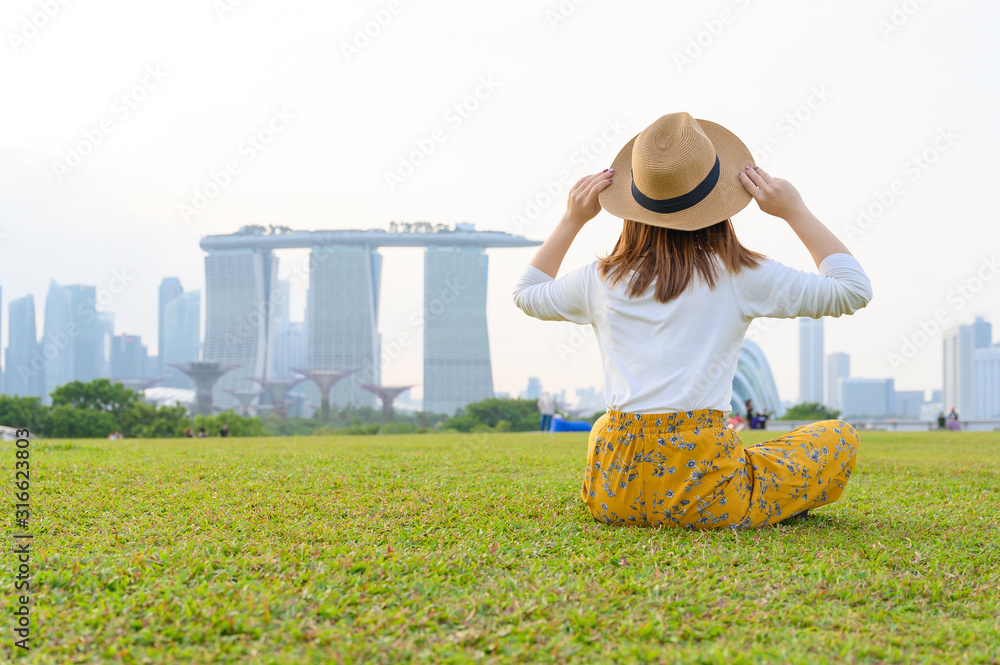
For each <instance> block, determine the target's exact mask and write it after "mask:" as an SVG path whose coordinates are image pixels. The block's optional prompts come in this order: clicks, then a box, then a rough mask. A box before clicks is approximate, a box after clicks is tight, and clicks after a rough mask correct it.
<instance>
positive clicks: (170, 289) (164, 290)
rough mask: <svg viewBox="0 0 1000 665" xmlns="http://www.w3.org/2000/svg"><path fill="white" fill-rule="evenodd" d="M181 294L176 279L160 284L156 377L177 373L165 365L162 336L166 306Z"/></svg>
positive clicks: (181, 290) (169, 278)
mask: <svg viewBox="0 0 1000 665" xmlns="http://www.w3.org/2000/svg"><path fill="white" fill-rule="evenodd" d="M182 293H184V287H182V286H181V280H179V279H177V278H176V277H164V278H163V281H162V282H160V301H159V319H157V321H158V323H157V326H158V327H157V335H156V346H157V351H156V355H157V362H156V371H157V376H158V377H161V376H167V375H168V370H169V371H170V372H171V373H176V372H178V371H179V370H175V369H173V368H170V367H169V365H168V364H167V362H168V361H166V359H165V356H164V353H163V338H164V335H166V332H165V328H166V321H165V318H164V316H165V314H166V309H167V305H168V304H169V303H170V301H171V300H173V299H174V298H176V297H178V296H179V295H181V294H182ZM195 360H197V358H195ZM185 385H190V382H187V383H186V384H185Z"/></svg>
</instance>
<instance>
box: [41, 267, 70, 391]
mask: <svg viewBox="0 0 1000 665" xmlns="http://www.w3.org/2000/svg"><path fill="white" fill-rule="evenodd" d="M44 326H45V327H44V333H43V335H42V343H41V353H42V357H44V358H45V380H44V393H43V401H45V403H46V404H48V403H49V400H50V399H51V398H50V397H49V393H51V392H52V391H53V390H55V389H56V388H57V387H59V386H61V385H62V384H64V383H69V382H70V381H72V380H73V351H74V345H73V339H74V337H73V335H74V333H75V325H74V322H73V307H72V302H71V300H70V296H69V293H68V292H67V291H66V289H64V288H63V287H61V286H59V285H58V284H56V283H55V281H52V282H50V283H49V292H48V294H47V295H46V296H45V320H44Z"/></svg>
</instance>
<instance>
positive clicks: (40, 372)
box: [4, 295, 45, 397]
mask: <svg viewBox="0 0 1000 665" xmlns="http://www.w3.org/2000/svg"><path fill="white" fill-rule="evenodd" d="M8 311H9V312H10V315H9V316H8V317H7V318H8V326H9V327H8V335H7V354H6V361H7V370H6V374H5V381H6V383H5V384H4V390H5V392H6V393H7V394H8V395H21V396H22V397H41V396H42V395H43V394H44V390H45V364H44V362H43V357H42V355H41V352H40V346H39V344H38V334H37V332H36V329H35V298H34V296H31V295H27V296H24V297H23V298H18V299H17V300H12V301H11V302H10V305H9V310H8Z"/></svg>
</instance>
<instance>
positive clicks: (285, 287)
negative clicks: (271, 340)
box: [274, 279, 292, 331]
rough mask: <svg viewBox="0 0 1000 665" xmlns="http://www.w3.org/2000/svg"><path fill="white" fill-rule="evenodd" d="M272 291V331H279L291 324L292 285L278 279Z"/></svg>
mask: <svg viewBox="0 0 1000 665" xmlns="http://www.w3.org/2000/svg"><path fill="white" fill-rule="evenodd" d="M275 284H276V286H275V289H274V329H275V331H279V330H281V329H283V328H284V327H285V326H287V325H288V324H289V323H290V322H291V316H290V311H291V300H292V284H291V282H289V281H288V280H287V279H279V280H278V281H277V282H276V283H275Z"/></svg>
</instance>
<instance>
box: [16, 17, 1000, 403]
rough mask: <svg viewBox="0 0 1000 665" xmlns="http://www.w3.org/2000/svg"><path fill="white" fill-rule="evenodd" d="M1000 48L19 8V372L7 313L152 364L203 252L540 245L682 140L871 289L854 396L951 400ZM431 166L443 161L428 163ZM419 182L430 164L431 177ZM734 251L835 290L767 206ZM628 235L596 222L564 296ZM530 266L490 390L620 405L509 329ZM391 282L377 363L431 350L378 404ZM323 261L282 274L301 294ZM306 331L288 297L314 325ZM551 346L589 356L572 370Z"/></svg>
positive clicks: (991, 223) (986, 211)
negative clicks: (735, 141) (494, 237)
mask: <svg viewBox="0 0 1000 665" xmlns="http://www.w3.org/2000/svg"><path fill="white" fill-rule="evenodd" d="M998 19H1000V8H998V7H997V6H996V5H995V3H988V2H986V1H985V0H982V1H978V2H973V1H969V0H966V1H960V2H950V3H944V2H928V1H926V0H925V1H923V2H918V1H917V0H906V1H905V2H901V1H900V0H893V1H889V0H878V1H876V2H871V1H867V2H863V1H861V0H845V1H844V2H839V3H806V2H792V1H791V0H784V1H782V0H769V1H767V2H761V1H759V0H723V1H719V2H707V3H694V2H686V3H680V2H662V1H652V0H633V1H632V2H628V3H611V2H596V1H593V0H590V1H587V0H583V1H581V0H577V2H573V1H572V0H564V1H563V2H561V3H560V2H556V1H553V2H548V3H545V2H528V1H525V0H513V1H508V2H502V3H501V2H493V3H467V2H458V1H457V0H448V1H445V0H413V1H411V2H410V1H407V0H398V1H393V2H389V1H387V0H386V1H381V0H380V1H378V2H350V3H348V2H318V1H313V0H301V1H300V2H278V1H277V0H242V1H239V0H174V1H173V2H170V3H138V2H134V1H132V2H126V1H125V0H90V1H89V2H67V3H66V4H60V3H59V2H57V0H48V1H47V2H42V1H35V2H32V1H28V0H7V1H6V2H5V3H4V5H3V8H2V10H0V29H2V30H3V33H4V40H3V45H2V47H0V89H2V90H3V95H4V100H3V104H2V106H0V114H2V115H0V117H2V120H3V122H0V234H2V240H0V286H2V288H3V326H2V327H3V345H4V346H6V340H7V316H8V311H7V303H8V302H10V300H12V299H14V298H19V297H21V296H24V295H25V294H28V293H31V294H34V296H35V302H36V308H37V310H38V312H39V330H41V323H42V322H41V313H42V311H43V310H44V298H45V293H46V290H47V285H48V282H49V280H50V279H54V280H56V281H57V282H59V283H60V284H74V283H83V284H94V285H96V286H97V287H98V288H99V289H103V290H104V291H106V292H107V293H106V294H105V296H104V298H103V301H104V302H105V303H106V305H105V306H104V307H103V308H104V309H105V310H108V311H111V312H114V314H115V327H116V332H117V333H119V334H120V333H131V334H139V335H142V336H143V338H144V339H146V340H147V341H148V342H149V346H150V352H151V353H153V352H155V350H156V341H155V338H156V327H157V322H156V311H157V307H156V297H157V287H158V285H159V283H160V281H161V279H162V278H163V277H164V276H168V275H171V276H177V277H179V278H180V279H181V282H182V283H183V285H184V287H185V289H195V288H203V287H204V253H203V252H202V251H201V249H200V248H199V247H198V242H199V239H200V238H201V237H202V236H204V235H208V234H218V233H230V232H233V231H235V230H236V229H237V228H238V227H239V226H241V225H244V224H265V225H266V224H281V225H286V226H290V227H292V228H295V229H338V228H387V227H388V223H389V221H390V220H397V221H418V220H429V221H432V222H435V223H440V222H443V223H449V224H451V223H454V222H459V221H470V222H474V223H475V224H476V227H477V228H478V229H492V230H505V231H509V232H516V233H521V234H524V235H526V236H528V237H531V238H536V239H540V240H541V239H544V238H545V237H546V235H547V234H548V233H549V232H550V231H551V230H552V228H553V227H554V226H555V224H556V222H557V221H558V220H559V218H560V216H561V214H562V212H563V209H564V205H565V195H566V190H565V188H562V191H558V190H559V188H560V187H561V186H560V185H559V178H560V176H561V175H562V176H564V177H566V178H570V179H572V181H575V180H576V179H577V178H579V177H581V176H583V175H585V174H587V173H591V172H595V171H600V170H602V169H604V168H606V167H607V166H608V165H610V163H611V160H612V159H613V158H614V156H615V154H616V153H617V152H618V150H619V149H620V148H621V146H622V145H624V144H625V143H626V142H627V141H628V140H629V139H631V138H632V136H634V135H635V134H636V133H638V132H639V131H641V130H642V129H643V128H644V127H645V126H646V125H648V124H649V123H651V122H652V121H654V120H655V119H656V118H658V117H659V116H661V115H663V114H665V113H671V112H676V111H688V112H690V113H692V114H693V115H694V116H695V117H696V118H706V119H709V120H713V121H715V122H718V123H721V124H723V125H725V126H726V127H728V128H729V129H731V130H732V131H733V132H735V133H736V134H737V135H738V136H740V137H741V138H742V139H743V141H744V142H745V143H747V145H748V146H749V147H750V148H751V149H752V150H753V151H754V153H755V155H756V156H757V163H758V164H762V165H764V166H765V168H767V169H768V170H769V171H770V172H771V173H772V174H774V175H776V176H779V177H784V178H786V179H788V180H790V181H791V182H792V183H793V184H795V186H796V187H798V189H799V190H800V191H801V192H802V194H803V196H804V197H805V200H806V203H807V204H808V205H809V206H810V208H811V209H812V210H813V212H815V213H816V214H817V216H819V217H820V219H822V220H823V221H825V222H826V223H827V225H828V226H830V227H831V228H832V229H833V230H834V231H835V232H836V233H837V234H838V235H840V237H841V238H842V239H844V240H845V241H846V242H847V244H848V246H849V247H850V248H851V250H852V252H854V254H855V255H856V256H857V257H858V258H859V260H860V261H861V263H862V265H863V266H864V267H865V269H866V270H867V271H868V274H869V275H870V277H871V279H872V282H873V286H874V292H875V297H874V300H873V301H872V303H871V304H870V305H869V306H868V308H866V309H865V310H863V311H862V312H861V313H859V314H857V315H855V316H852V317H844V318H841V319H826V351H827V352H831V351H846V352H848V353H850V354H851V363H852V367H851V369H852V374H854V375H855V376H862V377H893V378H895V379H896V385H897V388H899V389H926V390H930V389H933V388H940V387H941V334H940V330H936V329H935V323H934V321H935V318H937V319H938V320H939V321H945V322H946V323H945V327H947V326H948V325H954V324H957V323H969V322H971V321H972V319H973V316H974V315H976V314H980V315H983V316H986V317H987V318H989V319H992V321H993V322H994V324H996V325H997V326H998V327H1000V298H998V295H1000V275H998V272H1000V264H997V263H996V260H997V259H998V258H1000V257H998V256H997V255H998V254H1000V251H998V249H1000V248H998V238H1000V233H998V231H997V222H998V220H997V215H996V213H995V212H994V211H993V210H992V208H990V207H989V206H988V204H987V201H988V200H989V197H991V196H992V194H991V192H993V191H995V189H996V185H995V184H991V183H994V180H995V178H996V175H995V174H996V173H997V171H995V170H994V166H995V165H994V164H993V163H992V162H991V161H990V160H991V159H992V158H993V154H994V153H993V151H994V150H995V149H996V148H997V146H998V129H997V108H998V102H1000V94H998V90H1000V88H998V82H1000V79H998V70H1000V55H998V49H997V47H996V45H995V38H996V35H997V34H998V33H1000V25H998V23H1000V21H998ZM366 31H367V33H369V34H367V35H366V34H365V32H366ZM456 104H458V105H459V108H458V109H456V108H455V105H456ZM420 146H422V147H423V151H424V152H425V153H429V154H426V155H416V156H415V158H411V155H412V153H413V151H415V150H418V149H420ZM401 160H402V161H401ZM403 161H406V162H410V163H412V162H420V163H419V164H418V165H417V166H416V167H415V168H414V169H413V172H412V173H410V172H409V171H408V170H407V168H405V167H404V166H403V165H402V163H403ZM227 167H228V168H229V169H230V172H231V173H230V174H221V175H220V172H225V171H226V169H227ZM213 174H214V180H215V182H214V183H213ZM213 184H218V185H220V186H218V187H213V186H212V185H213ZM547 188H548V189H549V190H552V191H556V192H557V193H556V195H555V197H554V199H555V202H550V201H551V198H550V197H548V195H547V191H546V190H547ZM199 193H200V194H201V195H202V196H205V199H204V200H199V199H198V194H199ZM184 206H189V207H190V209H186V208H185V207H184ZM859 209H868V210H869V214H870V215H871V216H870V217H869V218H868V219H862V220H860V221H859V212H858V211H859ZM734 223H735V225H736V229H737V232H738V233H739V235H740V237H741V239H742V240H743V242H744V243H745V244H747V245H748V246H750V247H751V248H753V249H756V250H759V251H762V252H764V253H766V254H768V255H770V256H772V257H774V258H776V259H778V260H780V261H782V262H784V263H787V264H789V265H792V266H795V267H798V268H801V269H810V270H815V266H814V265H813V264H812V262H811V260H810V258H809V255H808V253H807V252H806V250H805V249H804V248H803V247H802V246H801V244H799V243H798V241H797V239H796V238H795V236H794V235H793V234H792V233H791V232H790V231H789V230H788V229H787V227H786V226H785V225H784V222H782V221H781V220H779V219H777V218H774V217H769V216H767V215H764V214H763V213H761V212H760V211H759V210H758V209H757V208H756V204H753V203H751V205H750V206H749V207H748V208H746V209H745V210H744V211H743V212H741V213H740V214H738V215H737V216H736V217H735V218H734ZM620 230H621V222H620V221H619V220H617V219H615V218H614V217H611V216H610V215H608V214H606V213H602V214H601V215H599V216H598V217H597V218H595V219H594V220H592V221H591V222H590V223H589V224H588V225H587V227H586V228H585V229H584V231H583V232H582V233H581V234H580V236H579V238H578V240H577V242H576V244H575V245H574V246H573V248H572V249H571V250H570V252H569V255H568V256H567V259H566V262H565V263H564V264H563V270H567V269H571V268H573V267H576V266H579V265H581V264H583V263H584V262H587V261H589V260H592V259H593V257H594V256H595V255H596V254H602V253H604V252H607V251H609V250H610V249H611V247H612V246H613V244H614V241H615V239H616V238H617V236H618V234H619V232H620ZM533 251H534V250H533V249H497V250H490V286H489V305H488V319H489V327H490V341H491V348H492V358H493V373H494V387H495V389H496V390H497V391H507V392H511V393H514V394H516V393H517V391H519V390H522V389H523V388H524V387H525V384H526V382H527V378H528V377H529V376H538V377H540V378H541V380H542V383H543V385H544V386H545V387H546V388H550V389H554V390H558V389H561V388H566V389H567V392H568V393H570V394H572V392H573V390H574V389H575V388H577V387H583V386H600V385H602V377H601V374H600V372H601V369H600V359H599V355H598V351H597V348H596V344H595V342H594V341H593V339H592V338H591V337H590V336H589V335H585V336H580V329H579V328H578V327H577V326H574V325H572V324H561V323H545V322H540V321H537V320H534V319H531V318H529V317H527V316H525V315H523V314H522V313H521V312H520V311H518V310H517V309H516V308H515V307H514V306H513V304H512V301H511V291H512V289H513V284H514V282H515V281H516V279H517V277H518V276H519V275H520V273H521V271H522V270H523V268H524V266H525V265H526V264H527V262H528V261H529V260H530V258H531V256H532V253H533ZM383 254H384V256H385V262H384V273H383V286H382V298H381V332H382V335H383V339H384V340H390V339H395V338H398V337H399V335H400V333H401V332H404V331H409V332H411V333H413V334H417V336H416V337H415V343H413V344H411V345H410V346H409V347H407V348H406V349H405V350H404V351H403V353H402V354H401V355H400V356H399V358H398V359H395V360H393V361H392V362H391V363H390V364H389V365H388V366H387V367H386V368H385V371H384V377H383V381H384V383H386V384H410V383H417V384H419V383H420V382H421V375H422V358H421V350H422V343H421V341H420V337H419V335H418V333H419V331H413V330H411V325H410V323H409V321H410V316H411V314H412V312H413V311H414V310H415V309H416V308H419V303H420V301H421V298H422V293H423V290H422V279H423V276H422V272H423V251H422V250H420V249H385V250H383ZM305 256H306V255H305V253H304V252H282V253H279V257H280V261H281V272H282V273H283V274H285V273H287V272H288V271H290V270H293V269H294V268H295V265H296V264H297V263H299V262H301V261H303V260H304V259H305ZM116 275H117V277H116ZM123 282H124V283H126V286H125V287H124V288H119V284H121V283H123ZM960 289H961V290H960ZM304 302H305V300H304V290H300V291H299V292H297V293H296V294H294V297H293V318H301V317H302V311H303V309H304ZM938 327H939V328H940V326H938ZM584 332H586V331H584ZM574 336H576V337H574ZM997 336H998V335H995V336H994V338H995V339H996V337H997ZM577 340H578V341H577ZM757 340H758V342H759V343H760V344H761V346H762V347H763V348H764V351H765V353H766V354H767V357H768V359H769V361H770V363H771V367H772V370H773V372H774V374H775V378H776V380H777V383H778V388H779V392H780V395H781V397H782V398H783V399H796V398H797V396H798V394H799V386H798V324H797V322H795V321H778V322H770V321H769V322H768V323H767V325H765V326H764V327H763V329H762V330H761V331H760V332H759V334H758V336H757ZM906 341H909V342H910V343H911V344H912V345H913V346H912V347H909V346H907V345H906V344H905V342H906ZM560 344H565V345H568V346H569V347H570V348H574V347H576V346H580V345H581V344H582V346H580V348H579V349H578V350H577V351H576V352H575V353H572V354H570V355H568V356H567V355H566V354H565V353H560V352H559V349H560V348H562V347H560V346H559V345H560ZM892 354H898V355H897V356H894V355H892ZM420 393H421V391H420V388H419V387H418V388H416V389H415V390H414V395H415V396H419V395H420Z"/></svg>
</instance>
